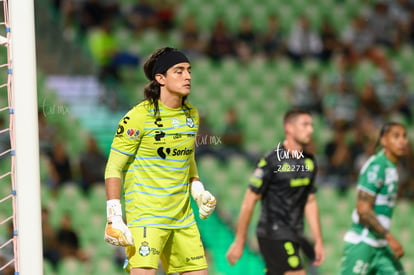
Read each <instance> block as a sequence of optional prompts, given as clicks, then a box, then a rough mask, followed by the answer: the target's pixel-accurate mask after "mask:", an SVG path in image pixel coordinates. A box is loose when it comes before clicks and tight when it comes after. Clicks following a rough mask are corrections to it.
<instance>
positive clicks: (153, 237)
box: [126, 224, 208, 274]
mask: <svg viewBox="0 0 414 275" xmlns="http://www.w3.org/2000/svg"><path fill="white" fill-rule="evenodd" d="M130 230H131V233H132V236H133V238H134V244H135V246H130V247H127V248H126V255H127V257H128V264H127V266H126V270H127V271H129V270H130V269H132V268H153V269H158V266H159V261H160V260H161V264H162V267H163V269H164V271H165V272H166V273H167V274H169V273H175V272H177V273H181V272H188V271H195V270H201V269H207V267H208V265H207V260H206V257H205V254H204V247H203V243H202V242H201V238H200V232H199V231H198V227H197V225H196V224H193V225H191V226H190V227H187V228H178V229H161V228H153V227H133V228H130Z"/></svg>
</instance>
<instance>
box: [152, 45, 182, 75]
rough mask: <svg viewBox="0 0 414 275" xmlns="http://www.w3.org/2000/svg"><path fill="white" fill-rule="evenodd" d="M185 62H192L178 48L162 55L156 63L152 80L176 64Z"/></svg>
mask: <svg viewBox="0 0 414 275" xmlns="http://www.w3.org/2000/svg"><path fill="white" fill-rule="evenodd" d="M183 62H187V63H190V61H189V60H188V58H187V57H186V56H185V55H184V54H183V53H182V52H180V51H178V50H174V51H171V52H168V53H165V54H163V55H161V56H160V57H158V59H157V60H156V61H155V63H154V67H153V69H152V79H151V80H154V79H155V75H156V74H163V73H165V72H166V71H167V70H168V69H169V68H171V67H172V66H174V65H175V64H178V63H183Z"/></svg>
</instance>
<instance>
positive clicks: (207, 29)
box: [0, 0, 414, 275]
mask: <svg viewBox="0 0 414 275" xmlns="http://www.w3.org/2000/svg"><path fill="white" fill-rule="evenodd" d="M84 2H88V1H47V0H39V1H35V3H36V36H37V45H36V46H37V62H38V102H39V125H40V129H39V135H40V142H41V147H40V152H41V169H42V170H41V183H42V206H43V208H44V209H47V210H48V211H49V216H48V218H47V220H45V221H43V223H42V225H43V229H44V231H43V233H44V245H45V248H47V249H50V251H52V254H53V249H57V248H58V247H59V245H61V244H59V242H58V243H57V244H53V242H52V240H54V237H53V236H54V235H55V233H56V232H59V230H60V229H62V227H64V226H63V224H64V223H66V224H69V225H68V226H66V229H67V228H72V229H71V230H73V231H75V233H76V235H77V236H78V238H79V248H78V249H75V250H76V251H74V248H73V247H71V246H70V245H69V246H67V245H66V246H65V248H63V249H64V252H62V251H61V253H62V255H67V256H65V257H63V256H62V258H61V259H60V261H59V262H58V264H57V265H56V267H54V266H53V265H52V263H51V261H49V260H47V259H50V256H49V255H48V256H45V260H44V268H45V274H65V275H66V274H122V273H123V272H122V271H121V266H122V258H123V254H122V250H120V249H116V248H115V247H111V246H109V245H107V244H106V243H105V242H104V241H103V238H102V234H103V229H104V225H105V205H104V201H105V195H104V189H103V184H99V183H98V184H93V185H92V186H91V187H90V188H89V190H88V192H86V193H85V192H84V191H83V189H82V187H81V182H83V180H84V179H83V178H82V176H83V174H82V171H81V170H82V169H81V168H80V163H81V160H82V159H83V158H84V156H91V155H88V153H87V149H86V148H87V147H88V143H89V139H90V137H92V138H93V139H95V140H96V142H97V146H98V149H99V151H100V152H101V153H102V154H103V155H104V156H106V155H107V153H108V150H109V145H110V142H111V140H112V137H113V133H114V130H115V129H116V125H117V122H118V119H119V118H120V117H122V115H123V114H124V113H125V111H126V110H127V109H128V108H129V107H131V106H133V105H134V104H135V103H136V102H138V101H139V100H140V99H142V88H143V86H144V85H145V84H146V79H145V78H144V76H143V73H142V71H141V69H140V68H137V67H133V66H121V67H120V68H119V71H118V74H117V75H116V76H117V78H114V77H113V76H114V75H111V73H112V71H110V72H109V73H110V74H109V77H108V75H103V73H102V63H100V62H101V59H99V56H97V55H96V52H94V49H93V46H92V48H91V47H90V45H91V36H92V35H93V34H94V30H95V28H96V27H97V26H96V25H94V24H95V23H93V22H92V21H90V20H89V21H88V20H85V18H84V17H82V16H79V15H80V14H82V13H80V7H81V3H84ZM90 2H95V1H90ZM97 2H98V3H100V5H101V8H102V7H109V8H108V10H109V11H110V12H109V14H110V17H109V18H110V20H111V21H112V23H113V24H114V30H113V38H114V41H116V46H115V47H116V49H117V50H119V51H123V52H128V53H130V54H133V55H135V56H138V57H139V58H140V59H141V60H142V59H144V58H145V57H146V56H147V55H148V54H150V53H151V52H152V51H153V50H154V49H155V48H158V47H162V46H166V45H168V46H173V47H177V48H182V47H183V45H182V39H181V36H180V35H181V34H182V33H181V30H182V29H183V26H184V22H186V21H185V20H186V16H187V15H189V14H193V15H194V16H195V17H194V18H195V20H196V23H197V25H198V27H199V31H200V33H201V34H202V35H201V38H200V40H201V41H203V39H204V41H206V40H207V39H208V36H209V34H211V31H212V29H213V25H214V23H215V21H216V19H217V18H219V17H221V18H223V19H224V20H225V22H226V23H227V24H228V27H229V28H228V30H227V32H228V33H232V34H235V33H236V32H237V30H238V25H239V22H240V20H241V18H242V16H243V15H247V16H248V17H250V18H251V20H252V23H253V26H254V28H255V29H256V32H257V33H259V32H263V31H264V29H265V26H266V22H267V16H268V15H269V14H276V15H277V17H278V19H279V22H280V27H281V30H282V33H283V34H284V36H285V37H286V36H287V34H288V33H289V31H290V30H291V29H292V28H293V26H294V25H295V23H296V20H297V19H298V18H299V16H300V15H302V14H306V15H307V16H308V17H309V19H310V22H311V26H312V28H313V29H315V30H317V29H319V28H320V26H321V23H322V22H323V19H324V18H327V19H328V20H329V21H330V22H331V23H332V24H333V27H334V30H335V31H336V32H337V33H341V32H343V31H344V30H345V29H346V28H347V27H349V26H350V25H351V24H352V21H353V18H354V17H355V16H356V15H358V14H363V15H367V14H369V11H370V10H372V9H373V7H374V6H375V4H376V2H374V1H357V0H348V1H347V0H343V1H339V0H337V1H335V0H317V1H311V2H309V1H306V0H292V1H288V2H287V1H282V0H278V1H260V3H258V2H257V1H256V2H255V1H251V0H243V1H239V2H238V3H237V4H235V3H234V2H233V1H228V0H226V1H223V0H220V1H208V2H207V1H201V0H191V1H179V2H176V1H140V2H146V3H149V4H150V6H151V5H152V6H153V7H156V8H158V9H161V8H160V7H163V8H166V10H168V9H171V8H172V7H174V12H173V14H172V15H173V16H172V21H170V24H168V22H164V23H165V24H163V25H161V26H160V25H148V26H146V27H142V26H143V25H145V24H147V22H146V21H145V20H144V21H140V20H136V21H134V20H131V21H129V24H126V22H125V21H127V20H126V18H127V17H126V16H125V13H127V12H128V11H129V9H131V7H132V5H133V4H134V3H136V2H137V1H126V0H125V1H109V0H108V1H97ZM155 2H157V3H158V2H159V3H158V4H157V5H155ZM396 2H398V1H396ZM402 2H404V1H401V3H402ZM408 2H409V1H408ZM160 3H161V4H160ZM171 3H172V4H171ZM164 12H165V11H164ZM160 13H161V12H160ZM167 14H168V12H167ZM101 15H102V14H101ZM166 18H169V17H168V16H166ZM91 22H92V23H91ZM148 22H149V21H148ZM132 23H136V24H137V26H139V27H138V30H137V29H136V27H137V26H135V27H134V26H133V25H131V24H132ZM88 24H89V25H88ZM411 24H412V23H411ZM410 26H411V25H410ZM413 26H414V25H413ZM108 43H110V42H108ZM377 46H379V45H377V44H375V43H374V44H373V47H374V48H376V47H377ZM381 49H383V48H381ZM2 51H3V50H2ZM241 52H242V51H241ZM241 52H238V53H235V54H234V56H231V57H225V58H223V59H221V60H219V61H217V60H213V59H212V58H210V57H209V56H208V55H207V54H205V53H203V52H201V54H200V53H198V55H194V56H193V58H192V67H193V72H192V73H193V85H192V87H193V88H192V94H191V96H190V101H191V102H192V103H193V104H195V105H196V106H197V107H198V108H199V109H200V111H201V113H202V114H203V115H204V116H205V117H206V119H207V122H208V124H209V125H210V127H211V131H212V133H214V136H215V137H216V141H217V138H218V139H220V135H221V133H222V131H223V128H224V126H225V125H224V124H225V116H226V110H228V109H229V108H234V109H236V111H237V114H238V116H239V121H240V122H241V126H242V129H243V134H244V147H243V148H244V149H246V150H247V151H249V152H253V153H255V154H259V155H260V154H262V153H264V152H266V151H268V150H270V149H271V148H273V147H275V146H276V145H277V143H278V142H281V141H282V140H283V136H282V130H281V129H282V128H281V118H282V115H283V113H284V111H285V110H287V109H288V108H289V107H290V106H292V104H293V101H292V93H293V92H292V90H293V89H294V87H295V85H297V83H305V82H306V79H307V78H308V77H309V76H310V75H311V74H313V73H318V74H319V75H320V76H321V80H322V81H321V82H322V84H323V85H325V86H328V85H329V84H330V83H331V82H332V81H334V80H332V79H333V78H335V77H334V76H333V75H335V73H336V72H337V71H338V67H337V59H336V58H335V54H334V55H332V56H331V57H329V58H327V59H326V58H325V59H323V60H322V59H321V58H305V59H304V60H303V62H302V63H301V64H297V63H295V62H294V61H293V59H292V58H290V57H288V55H286V54H283V53H280V52H278V53H277V54H276V55H275V56H272V57H269V56H266V57H263V56H258V55H255V56H253V57H249V56H247V57H246V56H245V55H243V54H242V53H241ZM385 53H386V56H387V58H389V60H391V62H392V64H393V65H394V66H396V68H397V69H398V70H399V72H400V73H401V74H402V75H404V77H406V78H407V81H408V87H407V90H406V91H407V95H408V97H407V98H408V101H407V103H408V105H409V106H410V105H412V104H411V103H412V102H413V98H414V79H413V77H412V72H413V67H414V52H413V46H412V42H411V41H410V40H404V41H403V42H402V43H400V44H398V45H392V46H387V47H385ZM0 57H1V58H2V59H5V58H6V55H5V54H3V52H2V53H1V55H0ZM370 58H371V57H370ZM370 58H363V59H360V60H359V61H358V62H356V65H355V66H354V68H353V70H352V72H351V74H350V75H351V76H350V77H351V78H352V81H353V82H354V84H355V86H356V87H357V90H358V91H361V90H362V89H363V87H364V85H365V83H367V81H370V80H372V78H373V76H375V75H376V74H377V73H378V68H377V67H376V64H375V61H376V60H375V56H374V57H372V58H371V59H370ZM2 61H4V60H2ZM106 72H107V71H106ZM2 77H3V75H2ZM1 100H5V99H3V98H2V99H1ZM367 108H368V106H367ZM394 115H395V114H394ZM393 117H394V118H396V119H398V120H401V121H402V122H404V123H405V124H406V125H407V126H408V130H409V135H410V140H411V141H412V140H413V138H414V127H413V123H412V122H411V121H410V120H409V119H407V118H405V117H404V116H401V115H400V114H396V115H395V116H393ZM375 119H376V121H377V122H379V121H381V119H382V118H375ZM314 120H315V133H314V140H315V144H314V145H315V146H314V150H315V153H316V155H317V157H318V161H319V163H320V164H321V170H322V172H321V175H320V176H319V178H318V184H320V185H321V187H320V190H319V192H318V199H319V203H320V210H321V220H322V229H323V233H324V240H325V247H326V261H325V263H324V264H323V266H321V267H320V268H319V274H323V275H330V274H335V273H336V271H337V268H338V264H339V261H340V256H341V251H342V236H343V234H344V232H345V231H346V230H347V228H348V226H349V224H350V214H351V210H352V208H353V205H354V203H355V194H354V192H353V189H352V187H353V185H352V186H350V189H349V191H348V192H344V193H341V192H340V190H339V189H338V188H337V187H338V186H336V185H334V184H333V183H332V181H331V180H332V177H330V170H329V167H330V166H329V163H328V162H329V161H328V160H327V159H326V156H325V153H324V151H325V148H326V145H327V144H328V142H329V141H330V140H331V139H332V138H333V136H334V135H335V130H334V129H335V128H334V127H333V126H332V124H330V121H329V117H326V114H325V113H322V114H320V113H315V115H314ZM2 123H4V121H2ZM375 125H378V124H375ZM352 127H355V129H357V127H356V126H355V125H351V129H353V128H352ZM359 130H360V129H359ZM367 131H369V130H367ZM373 134H376V133H373ZM209 140H210V139H209ZM1 142H2V144H1V145H2V146H7V145H5V144H6V143H7V141H4V140H2V141H1ZM347 142H352V136H351V137H348V138H347ZM203 145H206V144H200V146H203ZM210 145H211V146H212V147H213V149H216V150H218V151H220V150H225V148H224V146H222V145H220V144H210ZM52 151H56V152H63V153H64V154H63V155H65V154H66V155H67V159H68V160H69V164H70V168H71V173H70V175H69V177H68V178H67V180H66V181H64V182H59V180H56V178H54V177H53V176H51V173H52V172H51V171H52V170H53V169H52V168H51V167H52V166H53V165H51V163H52V162H53V158H54V157H53V156H51V155H53V154H51V152H52ZM89 153H90V152H89ZM91 154H92V155H93V153H91ZM410 154H411V153H410ZM57 155H59V156H60V154H59V153H57ZM55 157H56V156H55ZM410 157H412V155H410ZM410 157H408V160H406V163H408V164H406V166H405V167H402V169H403V173H404V175H405V178H407V179H408V180H407V183H406V186H405V189H404V190H405V191H404V193H403V194H401V197H400V200H399V203H398V206H397V210H396V211H397V215H395V218H394V223H393V228H392V231H393V232H395V234H396V236H397V238H398V239H399V240H401V242H402V243H403V244H405V249H406V256H405V257H404V260H403V262H404V265H405V267H406V269H407V274H414V249H413V246H410V245H409V244H411V243H413V234H414V226H413V223H412V222H410V221H411V219H410V218H411V217H413V215H414V206H413V204H412V199H413V187H412V185H413V181H412V180H411V179H412V173H413V172H412V171H411V170H412V167H413V166H412V164H413V162H412V158H410ZM57 158H58V157H57ZM98 160H99V159H98ZM98 160H97V161H98ZM198 165H199V169H200V173H201V177H202V179H203V181H204V182H205V184H206V185H207V186H208V189H211V191H212V193H214V194H215V195H216V196H217V198H218V202H219V204H218V206H217V211H216V213H215V214H214V215H213V216H212V217H211V218H209V219H208V220H207V221H200V222H199V223H198V224H199V227H200V230H201V233H202V237H203V240H204V243H205V247H206V249H207V252H208V257H209V260H210V274H213V275H214V274H263V272H262V270H263V263H262V261H261V259H260V257H259V255H258V254H257V244H256V241H255V235H254V230H255V223H254V221H255V220H257V213H258V211H256V212H255V216H254V221H253V223H252V224H251V226H250V231H249V245H248V247H246V251H245V254H244V255H243V257H242V259H241V261H240V262H239V263H238V264H237V265H236V266H235V267H230V266H229V265H228V264H227V263H226V261H225V253H226V251H227V249H228V246H229V245H230V243H231V241H232V238H233V234H234V233H233V228H234V226H235V223H236V220H237V215H238V211H239V206H240V203H241V200H242V197H243V193H244V190H245V188H246V186H247V183H248V178H249V176H250V173H251V172H252V169H253V165H254V163H252V161H250V160H248V159H246V158H242V157H240V156H231V157H230V158H229V159H227V160H226V161H225V162H224V163H223V162H221V161H220V160H219V159H218V158H216V157H214V156H211V155H208V156H204V157H202V158H200V159H199V160H198ZM2 169H4V170H6V169H8V167H7V164H3V166H2ZM51 169H52V170H51ZM351 172H352V171H351ZM348 180H350V179H348ZM101 183H102V182H101ZM1 192H2V194H8V193H9V192H10V190H9V189H7V188H3V187H2V189H1ZM256 210H259V209H256ZM10 211H11V207H10V205H7V204H2V205H1V211H0V213H1V215H4V216H6V215H7V214H8V213H9V212H10ZM67 217H69V221H68V219H67ZM69 231H70V230H69ZM60 232H62V231H60ZM0 233H1V236H7V234H8V231H7V227H5V226H2V227H1V232H0ZM56 234H58V233H56ZM58 235H59V234H58ZM62 235H64V234H61V236H62ZM69 235H70V234H69ZM66 236H68V235H66ZM49 238H50V239H49ZM62 238H64V237H62ZM57 239H59V238H57ZM67 240H68V239H67V238H66V239H64V240H63V241H62V242H64V241H67ZM69 240H70V241H73V239H70V237H69ZM0 255H1V258H0V259H1V260H4V259H7V257H10V255H7V252H4V251H2V252H1V254H0ZM51 258H53V256H52V257H51ZM160 274H162V273H161V271H160Z"/></svg>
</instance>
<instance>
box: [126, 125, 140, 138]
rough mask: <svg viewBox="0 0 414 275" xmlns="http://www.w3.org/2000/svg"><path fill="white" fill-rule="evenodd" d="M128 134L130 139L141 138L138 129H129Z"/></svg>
mask: <svg viewBox="0 0 414 275" xmlns="http://www.w3.org/2000/svg"><path fill="white" fill-rule="evenodd" d="M126 134H127V135H128V136H129V138H131V139H136V138H137V137H138V136H139V130H138V129H132V128H129V129H128V130H127V131H126Z"/></svg>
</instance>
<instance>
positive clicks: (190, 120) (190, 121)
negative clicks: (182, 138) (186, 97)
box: [185, 117, 194, 128]
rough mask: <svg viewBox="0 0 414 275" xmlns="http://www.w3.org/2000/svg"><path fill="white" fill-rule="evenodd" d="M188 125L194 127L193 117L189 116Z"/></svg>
mask: <svg viewBox="0 0 414 275" xmlns="http://www.w3.org/2000/svg"><path fill="white" fill-rule="evenodd" d="M185 121H186V122H187V125H188V127H190V128H193V127H194V121H193V119H192V118H191V117H187V118H186V120H185Z"/></svg>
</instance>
